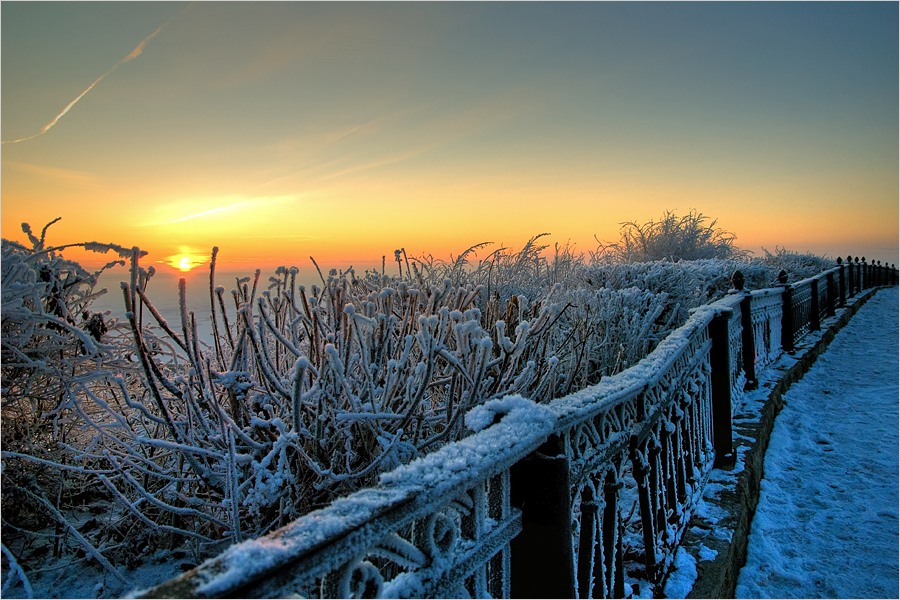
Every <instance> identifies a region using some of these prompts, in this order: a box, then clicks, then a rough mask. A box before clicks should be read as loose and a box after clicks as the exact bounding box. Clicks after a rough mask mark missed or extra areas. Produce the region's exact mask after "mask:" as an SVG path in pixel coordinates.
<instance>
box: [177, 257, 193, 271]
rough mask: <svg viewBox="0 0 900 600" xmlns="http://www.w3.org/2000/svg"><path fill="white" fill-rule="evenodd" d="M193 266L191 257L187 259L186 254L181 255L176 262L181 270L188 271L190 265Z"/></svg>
mask: <svg viewBox="0 0 900 600" xmlns="http://www.w3.org/2000/svg"><path fill="white" fill-rule="evenodd" d="M193 266H194V265H192V264H191V259H189V258H188V257H187V256H185V257H182V259H181V262H180V263H178V268H179V269H181V270H182V271H190V270H191V267H193Z"/></svg>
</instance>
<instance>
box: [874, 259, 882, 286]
mask: <svg viewBox="0 0 900 600" xmlns="http://www.w3.org/2000/svg"><path fill="white" fill-rule="evenodd" d="M875 281H876V282H877V284H878V285H884V271H883V270H882V269H881V261H880V260H879V261H878V277H877V278H876V279H875Z"/></svg>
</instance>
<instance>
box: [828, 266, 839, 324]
mask: <svg viewBox="0 0 900 600" xmlns="http://www.w3.org/2000/svg"><path fill="white" fill-rule="evenodd" d="M825 283H826V284H827V286H828V287H827V292H828V293H827V295H826V297H827V301H828V306H826V312H825V316H828V317H833V316H834V305H835V296H837V294H836V293H835V285H834V273H828V274H827V275H825Z"/></svg>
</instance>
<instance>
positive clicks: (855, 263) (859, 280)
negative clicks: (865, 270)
mask: <svg viewBox="0 0 900 600" xmlns="http://www.w3.org/2000/svg"><path fill="white" fill-rule="evenodd" d="M853 266H854V267H855V268H856V293H857V294H860V293H862V290H863V287H862V279H863V277H862V265H860V264H859V257H858V256H857V257H855V258H854V259H853Z"/></svg>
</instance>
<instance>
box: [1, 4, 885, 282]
mask: <svg viewBox="0 0 900 600" xmlns="http://www.w3.org/2000/svg"><path fill="white" fill-rule="evenodd" d="M0 22H2V38H0V39H2V70H0V72H2V88H0V89H2V140H3V145H2V235H3V237H4V238H7V239H14V240H18V241H25V239H26V238H25V236H24V234H22V232H21V227H20V224H21V223H22V222H23V221H24V222H28V223H30V224H31V225H32V227H33V228H35V229H37V230H40V228H41V227H42V226H43V225H44V224H46V223H47V222H49V221H50V220H52V219H54V218H56V217H62V220H61V221H60V222H59V223H57V224H56V225H54V226H53V227H52V228H51V229H50V230H49V236H50V242H51V243H53V244H62V243H71V242H84V241H93V240H96V241H101V242H113V243H117V244H120V245H123V246H128V247H131V246H133V245H137V246H139V247H141V248H142V249H144V250H147V251H149V253H150V255H149V256H148V258H147V260H148V261H149V262H160V263H166V264H170V265H173V266H177V265H179V264H182V263H184V264H185V265H187V264H188V263H192V264H197V263H202V262H203V261H205V260H208V256H209V251H210V249H211V247H212V246H214V245H216V246H218V247H219V248H220V255H219V259H220V261H221V264H222V265H224V266H226V267H234V268H237V269H239V268H248V267H268V266H271V265H276V264H277V265H281V264H286V265H297V266H304V267H306V266H308V265H309V258H308V257H309V256H310V255H312V256H314V257H315V258H316V260H317V261H318V262H319V264H320V265H322V266H323V268H327V267H336V268H345V267H346V266H348V265H350V264H352V265H354V266H356V267H357V268H358V269H360V270H361V269H362V268H363V267H364V266H371V265H374V264H376V263H377V264H378V265H379V266H380V262H381V256H382V255H385V254H386V255H387V256H388V262H389V264H390V262H391V260H392V258H393V251H394V249H395V248H400V247H404V248H405V249H406V251H407V253H408V254H410V255H422V254H426V253H430V254H433V255H434V256H435V257H439V258H447V257H448V256H449V254H450V253H453V254H458V253H459V252H460V251H462V250H465V249H466V248H468V247H469V246H471V245H473V244H475V243H478V242H485V241H492V242H495V243H497V244H500V243H503V244H504V245H506V246H509V247H521V246H522V245H523V244H524V243H525V242H526V241H527V240H528V238H529V237H531V236H533V235H535V234H538V233H543V232H548V233H550V234H551V236H548V238H546V239H548V240H549V241H550V243H553V242H559V243H561V244H564V243H566V241H567V240H570V241H571V242H573V243H575V244H576V248H577V249H579V250H581V251H588V250H593V249H594V248H595V247H596V241H595V240H594V236H595V235H596V236H597V238H599V239H600V240H604V241H614V240H615V239H617V238H618V232H619V224H620V223H621V222H622V221H628V220H636V221H639V222H644V221H647V220H649V219H655V218H659V217H660V216H661V215H662V214H663V212H664V211H665V210H666V209H671V210H675V211H677V212H678V213H679V214H683V213H686V212H688V211H689V210H691V209H696V210H698V211H700V212H702V213H704V214H706V215H709V216H712V217H715V218H717V219H718V225H719V226H721V227H723V228H724V229H727V230H730V231H733V232H734V233H735V234H736V235H737V242H738V245H740V246H741V247H743V248H746V249H749V250H752V251H754V252H755V253H756V254H762V248H763V247H765V248H768V249H769V250H772V251H774V250H775V248H776V246H779V247H785V246H786V247H787V248H789V249H791V250H795V251H799V252H806V251H811V252H814V253H816V254H825V255H828V256H837V255H843V256H846V255H847V254H849V253H853V254H858V255H861V256H862V255H865V256H867V257H868V258H877V259H882V260H887V261H890V262H896V261H897V260H898V226H900V225H898V194H900V190H898V160H900V158H898V4H897V3H896V2H885V3H762V4H760V3H727V4H719V3H699V4H676V3H662V4H657V3H654V4H643V3H628V4H619V3H584V4H582V3H579V4H556V3H550V4H545V3H528V4H519V3H500V4H493V3H492V4H478V3H463V4H457V3H438V4H432V3H426V4H418V3H403V4H393V3H365V4H344V3H324V4H319V3H287V2H278V3H230V2H229V3H217V2H211V3H205V2H200V3H195V4H187V3H177V2H176V3H137V2H134V3H133V2H123V3H117V2H99V3H79V2H65V3H55V2H3V4H2V21H0ZM76 99H77V101H76V102H74V104H73V101H75V100H76ZM495 247H496V246H495ZM67 256H69V255H68V254H67ZM71 256H72V257H74V258H76V259H78V260H82V261H83V262H85V263H88V264H96V263H99V264H102V263H103V262H106V261H107V260H111V258H110V257H105V256H98V255H93V256H89V255H81V254H76V253H72V254H71ZM185 261H186V262H185Z"/></svg>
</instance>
